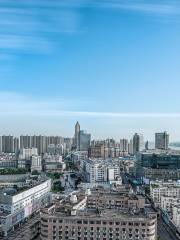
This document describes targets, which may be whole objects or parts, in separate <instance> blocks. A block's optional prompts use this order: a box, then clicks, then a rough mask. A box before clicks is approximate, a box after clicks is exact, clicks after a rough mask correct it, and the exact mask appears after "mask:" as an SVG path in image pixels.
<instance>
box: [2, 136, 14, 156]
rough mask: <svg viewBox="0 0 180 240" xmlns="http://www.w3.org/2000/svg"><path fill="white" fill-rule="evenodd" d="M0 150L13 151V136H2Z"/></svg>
mask: <svg viewBox="0 0 180 240" xmlns="http://www.w3.org/2000/svg"><path fill="white" fill-rule="evenodd" d="M2 152H4V153H13V152H14V137H13V136H11V135H9V136H4V135H3V136H2Z"/></svg>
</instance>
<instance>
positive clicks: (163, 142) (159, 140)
mask: <svg viewBox="0 0 180 240" xmlns="http://www.w3.org/2000/svg"><path fill="white" fill-rule="evenodd" d="M168 147H169V134H168V133H167V132H162V133H156V134H155V148H156V149H163V150H167V149H168Z"/></svg>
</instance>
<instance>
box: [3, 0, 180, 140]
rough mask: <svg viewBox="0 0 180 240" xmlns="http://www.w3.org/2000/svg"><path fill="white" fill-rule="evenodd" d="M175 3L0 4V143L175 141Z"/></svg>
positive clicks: (179, 124)
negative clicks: (33, 138) (17, 139)
mask: <svg viewBox="0 0 180 240" xmlns="http://www.w3.org/2000/svg"><path fill="white" fill-rule="evenodd" d="M179 43H180V2H179V1H176V0H162V1H161V0H146V1H145V0H144V1H143V0H132V1H131V0H128V1H127V0H27V1H24V0H17V1H14V0H0V119H1V120H0V123H1V124H0V134H9V133H11V134H16V135H20V134H25V133H29V134H33V133H35V134H58V135H64V136H72V134H73V128H74V124H75V122H76V120H79V121H80V123H81V126H82V128H84V129H87V130H88V131H89V132H91V133H92V135H93V137H95V138H103V137H108V136H109V137H115V138H116V139H119V138H120V137H131V135H132V134H133V133H134V132H141V133H143V134H144V135H145V138H148V139H150V140H153V138H154V132H156V131H163V130H167V131H169V133H170V135H171V140H180V93H179V92H180V70H179V69H180V44H179Z"/></svg>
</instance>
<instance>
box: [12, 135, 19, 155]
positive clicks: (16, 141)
mask: <svg viewBox="0 0 180 240" xmlns="http://www.w3.org/2000/svg"><path fill="white" fill-rule="evenodd" d="M13 141H14V146H13V148H14V152H15V153H18V151H19V138H17V137H15V138H14V140H13Z"/></svg>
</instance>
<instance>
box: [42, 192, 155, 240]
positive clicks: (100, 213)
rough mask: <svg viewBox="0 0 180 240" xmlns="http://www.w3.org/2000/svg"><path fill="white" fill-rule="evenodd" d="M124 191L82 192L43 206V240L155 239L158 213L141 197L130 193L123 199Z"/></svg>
mask: <svg viewBox="0 0 180 240" xmlns="http://www.w3.org/2000/svg"><path fill="white" fill-rule="evenodd" d="M121 194H122V193H118V192H113V193H112V192H110V191H106V192H105V191H98V190H96V191H92V192H91V193H90V192H89V191H88V192H87V194H84V193H83V192H79V193H76V195H72V196H71V197H70V198H66V199H65V200H63V201H61V203H58V204H56V205H51V206H49V207H47V208H44V209H43V210H42V211H41V239H42V240H47V239H49V240H51V239H62V240H65V239H68V240H121V239H122V240H131V239H132V240H136V239H139V240H143V239H144V240H145V239H146V240H155V239H156V225H157V219H156V214H155V213H154V212H153V211H152V210H151V209H147V208H146V207H145V204H144V199H143V198H142V197H139V198H138V197H136V196H134V195H129V198H128V196H124V197H125V200H123V197H120V195H121ZM119 197H120V198H119ZM118 198H119V201H118Z"/></svg>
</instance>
